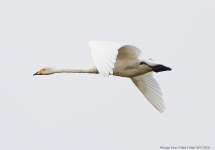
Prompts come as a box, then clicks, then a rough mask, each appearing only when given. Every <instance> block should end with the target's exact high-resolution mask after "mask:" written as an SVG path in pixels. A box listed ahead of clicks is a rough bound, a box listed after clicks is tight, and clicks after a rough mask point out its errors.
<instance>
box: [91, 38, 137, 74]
mask: <svg viewBox="0 0 215 150" xmlns="http://www.w3.org/2000/svg"><path fill="white" fill-rule="evenodd" d="M88 45H89V47H90V49H91V54H92V57H93V60H94V63H95V65H96V68H97V69H98V71H99V73H101V74H102V75H103V76H109V74H113V68H114V64H115V62H116V59H117V57H121V59H123V58H126V57H135V58H138V57H139V56H140V54H141V50H139V49H138V48H136V47H134V46H131V45H124V44H120V43H114V42H106V41H92V42H89V44H88ZM119 49H120V52H119Z"/></svg>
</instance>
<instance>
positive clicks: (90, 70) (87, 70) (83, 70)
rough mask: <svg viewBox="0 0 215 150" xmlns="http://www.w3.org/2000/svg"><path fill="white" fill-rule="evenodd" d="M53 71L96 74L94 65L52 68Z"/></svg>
mask: <svg viewBox="0 0 215 150" xmlns="http://www.w3.org/2000/svg"><path fill="white" fill-rule="evenodd" d="M53 73H94V74H98V71H97V69H96V67H95V66H92V67H89V68H54V69H53Z"/></svg>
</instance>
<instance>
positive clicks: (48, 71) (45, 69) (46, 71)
mask: <svg viewBox="0 0 215 150" xmlns="http://www.w3.org/2000/svg"><path fill="white" fill-rule="evenodd" d="M50 74H53V69H52V68H51V67H43V68H42V69H40V71H38V72H36V73H35V74H33V75H34V76H35V75H50Z"/></svg>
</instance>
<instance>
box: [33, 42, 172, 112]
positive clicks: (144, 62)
mask: <svg viewBox="0 0 215 150" xmlns="http://www.w3.org/2000/svg"><path fill="white" fill-rule="evenodd" d="M89 46H90V48H91V54H92V57H93V60H94V62H95V65H94V66H92V67H89V68H83V69H80V68H52V67H44V68H43V69H41V70H40V71H38V72H37V73H35V74H34V75H49V74H53V73H92V74H98V73H100V74H102V75H103V76H109V75H115V76H121V77H128V78H131V80H132V81H133V82H134V84H135V85H136V86H137V88H138V89H139V90H140V91H141V92H142V93H143V95H144V96H145V97H146V99H147V100H149V102H150V103H151V104H152V105H153V106H154V107H155V108H156V109H157V110H158V111H160V112H163V111H164V109H165V106H164V103H163V98H162V93H161V90H160V87H159V85H158V83H157V82H156V80H155V79H154V78H153V76H152V72H153V71H154V72H161V71H166V70H171V68H169V67H166V66H163V65H161V64H158V63H156V62H154V61H153V60H151V59H139V56H140V54H141V50H139V49H138V48H136V47H134V46H131V45H123V44H119V43H114V42H104V41H102V42H101V41H93V42H89Z"/></svg>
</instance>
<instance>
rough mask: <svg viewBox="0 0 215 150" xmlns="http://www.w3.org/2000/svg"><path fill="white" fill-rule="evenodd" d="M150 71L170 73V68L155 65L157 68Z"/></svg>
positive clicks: (154, 67)
mask: <svg viewBox="0 0 215 150" xmlns="http://www.w3.org/2000/svg"><path fill="white" fill-rule="evenodd" d="M152 70H153V71H154V72H162V71H171V70H172V68H170V67H167V66H164V65H157V66H153V67H152Z"/></svg>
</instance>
